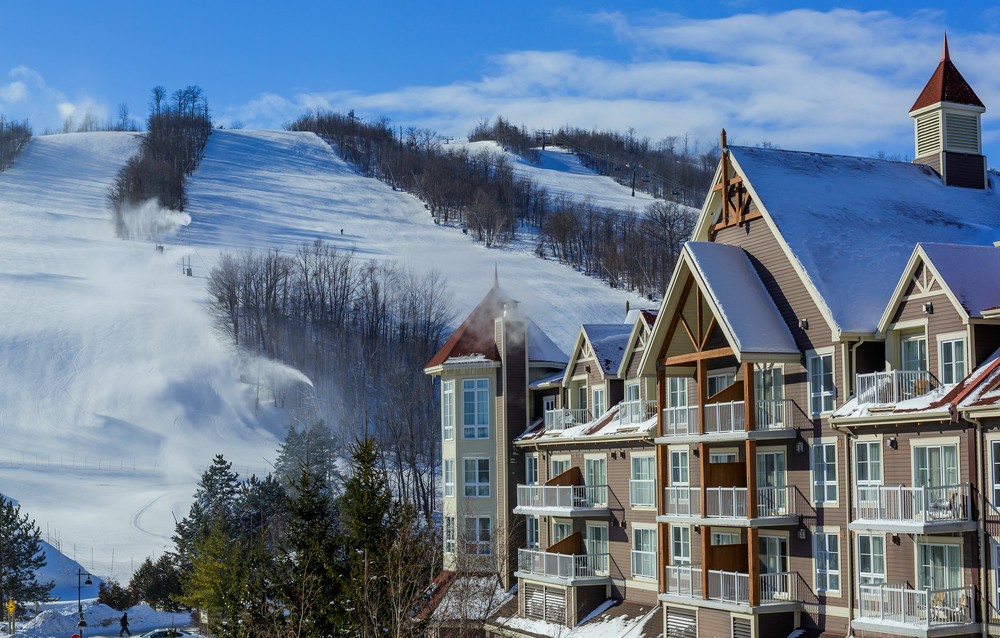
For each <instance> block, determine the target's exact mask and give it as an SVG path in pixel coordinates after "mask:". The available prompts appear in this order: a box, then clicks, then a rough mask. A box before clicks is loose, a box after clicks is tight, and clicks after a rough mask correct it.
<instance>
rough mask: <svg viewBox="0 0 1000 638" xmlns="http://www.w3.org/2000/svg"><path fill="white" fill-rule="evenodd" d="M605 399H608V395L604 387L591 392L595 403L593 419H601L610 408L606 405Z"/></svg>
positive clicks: (592, 413) (592, 412)
mask: <svg viewBox="0 0 1000 638" xmlns="http://www.w3.org/2000/svg"><path fill="white" fill-rule="evenodd" d="M605 397H607V393H606V392H605V391H604V388H603V387H602V388H594V389H593V390H591V398H592V400H593V403H592V404H591V405H593V406H594V407H593V410H592V411H591V416H592V417H593V418H595V419H596V418H598V417H600V416H601V415H602V414H604V412H605V410H607V408H608V406H607V405H605V403H606V401H605V400H604V399H605Z"/></svg>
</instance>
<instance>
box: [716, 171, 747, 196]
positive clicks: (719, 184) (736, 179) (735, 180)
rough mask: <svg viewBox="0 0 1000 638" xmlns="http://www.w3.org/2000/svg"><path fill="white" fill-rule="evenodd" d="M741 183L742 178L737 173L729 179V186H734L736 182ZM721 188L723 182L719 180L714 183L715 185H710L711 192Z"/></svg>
mask: <svg viewBox="0 0 1000 638" xmlns="http://www.w3.org/2000/svg"><path fill="white" fill-rule="evenodd" d="M742 183H743V178H742V177H740V176H739V175H736V176H734V177H733V178H732V179H730V180H729V185H730V186H735V185H736V184H742ZM722 188H723V183H722V182H719V183H718V184H716V185H715V186H713V187H712V191H713V192H715V191H721V190H722Z"/></svg>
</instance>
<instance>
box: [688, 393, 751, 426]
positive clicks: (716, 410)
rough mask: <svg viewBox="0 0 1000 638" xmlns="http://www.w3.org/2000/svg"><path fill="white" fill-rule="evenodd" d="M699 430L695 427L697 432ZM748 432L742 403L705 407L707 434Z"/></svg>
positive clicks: (732, 402)
mask: <svg viewBox="0 0 1000 638" xmlns="http://www.w3.org/2000/svg"><path fill="white" fill-rule="evenodd" d="M697 430H698V428H697V426H695V431H697ZM744 430H746V421H745V420H744V409H743V402H742V401H730V402H728V403H708V404H706V405H705V433H706V434H714V433H717V432H742V431H744Z"/></svg>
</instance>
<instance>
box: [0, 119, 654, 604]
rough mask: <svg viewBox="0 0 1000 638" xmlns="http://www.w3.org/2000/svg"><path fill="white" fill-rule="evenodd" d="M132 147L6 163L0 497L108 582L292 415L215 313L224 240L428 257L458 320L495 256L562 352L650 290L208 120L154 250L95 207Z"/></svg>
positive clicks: (297, 146)
mask: <svg viewBox="0 0 1000 638" xmlns="http://www.w3.org/2000/svg"><path fill="white" fill-rule="evenodd" d="M137 146H138V140H137V137H136V136H135V135H134V134H129V133H89V134H73V135H55V136H44V137H37V138H35V139H33V140H32V141H31V143H30V144H29V146H28V148H27V149H26V151H25V152H24V154H23V155H22V156H21V157H20V158H19V159H18V161H17V162H16V164H15V165H14V166H13V167H12V168H10V169H9V170H7V171H5V172H3V173H0V225H2V228H3V232H2V233H0V299H2V300H3V301H2V303H3V306H2V307H3V311H2V312H0V477H2V478H0V492H2V493H3V494H5V495H8V496H10V497H13V498H15V499H16V500H18V501H19V502H20V503H21V505H22V507H23V508H24V509H25V510H26V511H28V512H29V513H30V514H31V515H32V516H33V517H34V518H35V519H36V520H37V521H38V523H39V524H40V525H41V527H42V531H43V534H44V535H46V538H48V537H49V536H48V535H49V534H51V537H52V538H53V542H55V536H56V535H57V534H58V536H59V538H60V540H61V547H62V551H63V553H65V554H66V555H67V556H69V557H70V558H73V557H74V555H75V557H76V559H77V560H78V561H79V562H80V563H81V564H83V566H84V567H85V568H87V569H91V566H93V570H94V572H95V573H96V574H99V575H101V576H103V577H109V576H110V577H117V578H125V579H127V578H128V577H129V571H130V568H131V565H132V559H133V558H134V559H135V564H136V565H138V563H139V562H140V561H141V560H142V558H144V557H145V556H148V555H150V554H152V553H155V554H157V555H158V554H159V553H160V552H162V551H164V550H165V549H167V548H169V547H170V541H169V537H170V535H171V533H172V532H173V525H174V519H173V516H172V513H173V514H175V515H176V516H177V517H178V518H180V517H181V516H183V515H184V514H185V513H186V512H187V508H188V506H189V503H190V499H191V495H192V494H193V492H194V489H195V483H196V482H197V480H198V477H199V476H200V473H201V471H203V469H204V468H205V467H206V466H207V465H208V464H209V463H210V461H211V458H212V456H213V455H214V454H215V453H218V452H221V453H224V454H225V455H226V458H227V459H229V460H232V461H233V462H234V465H235V467H236V469H238V470H239V471H240V473H241V474H244V473H246V472H247V470H248V469H249V471H251V472H256V473H258V474H260V473H264V472H266V471H267V470H268V469H269V466H268V465H267V463H266V462H265V460H264V458H263V457H267V458H268V459H273V457H274V451H275V449H276V448H277V446H278V443H279V441H280V439H281V437H282V434H283V423H284V418H285V416H286V415H283V414H281V413H279V412H271V411H267V409H265V410H264V411H262V412H255V411H254V409H253V402H252V400H251V396H252V392H251V389H250V388H249V387H248V386H246V385H244V384H241V383H240V381H239V378H240V377H239V370H237V368H236V364H235V362H234V356H233V352H232V350H231V348H230V346H229V344H227V343H225V342H223V341H222V340H220V338H219V337H218V336H217V335H216V333H215V331H214V330H213V328H212V325H211V322H210V320H209V318H208V316H207V315H206V313H205V309H204V300H205V283H206V276H207V274H208V272H209V271H210V269H211V267H212V265H213V263H214V262H215V260H216V259H217V258H218V255H219V254H220V253H221V252H222V251H225V250H231V249H240V248H246V247H252V248H267V247H278V248H281V249H282V250H287V251H289V252H291V251H294V250H295V248H296V246H297V245H298V244H300V243H302V242H311V241H313V240H315V239H317V238H321V239H323V240H324V241H328V242H330V243H333V244H336V245H338V246H341V247H343V248H345V249H352V248H353V249H355V250H357V252H358V255H359V256H361V257H364V258H379V259H393V260H398V261H399V262H402V263H405V264H407V265H409V266H411V267H414V268H417V269H425V268H431V267H433V268H437V269H439V270H440V271H441V272H442V273H444V275H445V276H446V277H447V281H448V285H449V286H450V288H451V290H452V291H453V292H454V299H455V309H456V312H457V315H458V317H459V318H460V319H461V318H462V317H464V316H465V315H466V314H467V313H468V312H469V311H470V310H471V309H472V308H473V307H474V306H475V304H477V303H478V302H479V300H480V299H481V298H482V297H483V296H484V295H485V294H486V291H487V290H488V288H489V287H490V286H491V285H492V281H493V272H494V264H497V267H498V270H499V276H500V283H501V286H502V287H504V289H505V290H507V291H508V292H509V293H510V294H511V295H512V296H514V297H515V298H516V299H520V300H521V301H522V302H523V303H522V308H523V311H524V312H525V313H526V314H528V315H530V316H531V317H532V318H533V319H534V320H535V321H536V322H537V323H538V324H539V325H540V326H541V327H542V328H543V329H544V330H546V331H547V332H548V333H549V334H550V336H552V338H553V339H554V340H555V341H556V342H557V343H558V344H559V345H560V346H562V347H563V349H564V350H568V349H569V348H570V346H571V345H572V342H573V339H574V338H575V336H576V331H577V329H578V327H579V325H580V324H581V323H584V322H593V323H604V322H613V321H621V320H622V318H623V317H624V308H625V301H626V299H630V300H631V301H632V303H633V306H635V305H636V304H637V303H639V302H640V301H641V300H639V299H637V298H636V297H635V296H634V295H632V296H630V295H627V294H625V293H622V292H620V291H615V290H612V289H610V288H608V287H607V286H605V285H603V284H602V283H600V282H599V281H597V280H595V279H593V278H590V277H586V276H584V275H581V274H580V273H577V272H575V271H573V270H572V269H570V268H568V267H566V266H562V265H559V264H558V263H555V262H551V261H544V260H541V259H538V258H536V257H535V256H533V255H532V254H530V251H529V250H527V249H526V248H521V249H515V250H497V249H486V248H484V247H482V246H479V245H477V244H474V243H473V242H472V241H471V240H470V239H469V238H468V237H467V236H465V235H463V234H462V233H461V231H459V230H456V229H454V228H444V227H441V226H437V225H435V224H434V223H433V220H432V219H431V216H430V215H429V213H428V212H427V211H426V210H424V207H423V205H422V204H421V203H420V202H419V201H418V200H417V199H415V198H414V197H412V196H410V195H408V194H405V193H400V192H396V191H393V190H392V189H391V188H390V187H389V186H387V185H385V184H382V183H380V182H378V181H375V180H371V179H367V178H363V177H360V176H358V175H356V174H355V173H354V172H353V170H352V169H351V168H350V167H349V166H348V165H346V164H345V163H344V162H342V161H341V160H339V159H338V158H337V157H336V155H335V154H334V153H333V152H332V150H331V149H330V148H329V146H328V145H327V144H326V143H324V142H323V141H322V140H320V139H319V138H317V137H316V136H314V135H312V134H307V133H293V132H283V131H259V132H250V131H215V132H214V133H213V135H212V137H211V139H210V141H209V144H208V147H207V149H206V157H205V159H204V161H203V162H202V165H201V167H200V168H199V170H198V171H197V172H196V173H195V174H194V176H193V177H192V179H191V180H190V184H189V189H188V195H189V205H188V208H187V211H186V212H187V213H189V214H190V216H191V218H192V222H191V223H190V225H188V226H187V227H185V228H184V229H183V230H182V231H180V232H179V233H176V234H174V235H173V236H169V237H164V238H162V241H163V243H164V244H165V246H166V247H165V250H164V251H163V252H162V253H161V252H156V251H155V250H154V245H153V243H152V242H149V241H138V240H136V241H121V240H118V239H115V238H114V237H113V233H112V228H111V224H110V222H109V216H108V212H107V210H106V208H105V203H104V194H105V191H106V189H107V187H108V185H109V184H110V183H111V181H112V180H113V178H114V175H115V172H116V170H117V169H118V168H119V167H120V166H121V165H122V164H123V163H124V162H125V161H126V159H127V158H128V157H129V156H130V155H131V154H132V153H134V152H135V151H136V149H137ZM536 168H537V167H536ZM538 170H541V169H538ZM554 172H557V173H560V174H567V175H572V174H573V173H571V172H569V171H554ZM553 179H555V180H556V182H558V178H553ZM619 188H620V187H619ZM341 229H343V234H341ZM515 248H517V247H515ZM184 257H190V258H191V260H192V268H193V272H194V276H193V277H186V276H183V275H182V274H181V267H180V264H181V260H182V258H184ZM646 305H649V304H648V303H647V304H646ZM287 374H288V375H289V376H291V377H294V376H295V372H294V371H291V370H288V371H287ZM74 548H75V549H74ZM112 556H113V561H114V562H113V566H112ZM92 557H93V558H92ZM74 585H75V583H74Z"/></svg>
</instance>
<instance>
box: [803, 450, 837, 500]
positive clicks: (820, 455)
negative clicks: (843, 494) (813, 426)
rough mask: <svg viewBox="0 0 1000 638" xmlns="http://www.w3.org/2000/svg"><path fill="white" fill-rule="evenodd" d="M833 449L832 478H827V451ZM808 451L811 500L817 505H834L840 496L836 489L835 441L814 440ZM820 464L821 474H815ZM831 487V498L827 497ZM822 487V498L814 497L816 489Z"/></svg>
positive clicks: (828, 462)
mask: <svg viewBox="0 0 1000 638" xmlns="http://www.w3.org/2000/svg"><path fill="white" fill-rule="evenodd" d="M830 450H832V451H833V462H832V467H833V480H832V481H831V480H830V479H829V473H830V466H831V463H830V461H829V460H828V457H829V454H828V451H830ZM810 453H811V455H812V459H811V461H812V463H811V465H812V470H811V474H812V490H811V494H812V502H813V503H815V504H817V505H819V504H824V505H836V504H837V501H838V499H839V497H840V491H839V489H838V478H839V477H838V476H837V443H836V442H833V441H831V442H814V443H813V444H812V446H811V448H810ZM820 464H822V473H823V476H822V477H820V476H817V472H819V471H820V470H819V465H820ZM830 487H832V488H833V498H832V499H831V498H828V495H829V493H830V490H829V488H830ZM818 488H822V491H823V493H822V498H816V496H817V489H818Z"/></svg>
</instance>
